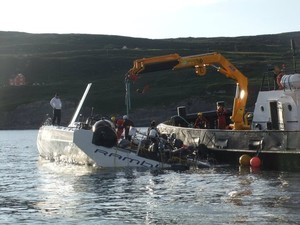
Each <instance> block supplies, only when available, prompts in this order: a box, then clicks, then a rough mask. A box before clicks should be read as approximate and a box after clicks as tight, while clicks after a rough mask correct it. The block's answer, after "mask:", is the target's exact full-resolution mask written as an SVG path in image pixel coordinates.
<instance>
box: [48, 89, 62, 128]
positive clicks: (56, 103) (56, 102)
mask: <svg viewBox="0 0 300 225" xmlns="http://www.w3.org/2000/svg"><path fill="white" fill-rule="evenodd" d="M50 105H51V107H52V108H53V118H52V125H54V124H55V122H56V120H57V125H58V126H59V125H60V120H61V107H62V103H61V100H60V98H59V95H58V94H57V93H56V94H55V96H54V97H53V98H52V99H51V101H50Z"/></svg>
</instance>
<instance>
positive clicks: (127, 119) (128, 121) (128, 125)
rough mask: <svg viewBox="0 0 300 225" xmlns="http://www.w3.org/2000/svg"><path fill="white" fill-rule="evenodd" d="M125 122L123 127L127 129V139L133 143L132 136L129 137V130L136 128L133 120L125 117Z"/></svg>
mask: <svg viewBox="0 0 300 225" xmlns="http://www.w3.org/2000/svg"><path fill="white" fill-rule="evenodd" d="M123 120H124V122H123V127H124V129H125V139H126V140H128V141H131V135H129V130H130V127H134V123H133V122H132V120H130V119H129V118H128V116H127V115H124V116H123Z"/></svg>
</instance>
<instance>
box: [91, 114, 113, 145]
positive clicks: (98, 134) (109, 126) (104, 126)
mask: <svg viewBox="0 0 300 225" xmlns="http://www.w3.org/2000/svg"><path fill="white" fill-rule="evenodd" d="M92 130H93V133H94V134H93V140H92V143H93V144H95V145H98V146H104V147H107V148H111V147H113V146H115V145H117V143H118V140H117V134H116V131H115V129H114V125H113V123H111V121H109V120H99V121H97V122H96V123H95V124H94V125H93V128H92Z"/></svg>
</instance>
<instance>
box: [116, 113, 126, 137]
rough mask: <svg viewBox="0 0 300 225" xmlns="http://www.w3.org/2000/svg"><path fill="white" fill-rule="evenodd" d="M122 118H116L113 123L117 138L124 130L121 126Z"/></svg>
mask: <svg viewBox="0 0 300 225" xmlns="http://www.w3.org/2000/svg"><path fill="white" fill-rule="evenodd" d="M123 123H124V120H123V118H118V119H116V122H115V125H116V133H117V139H118V140H119V139H121V137H122V134H123V132H124V126H123Z"/></svg>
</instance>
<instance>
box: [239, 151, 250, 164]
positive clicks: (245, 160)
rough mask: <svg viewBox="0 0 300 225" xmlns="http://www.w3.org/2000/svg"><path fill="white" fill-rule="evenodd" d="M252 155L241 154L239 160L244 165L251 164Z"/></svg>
mask: <svg viewBox="0 0 300 225" xmlns="http://www.w3.org/2000/svg"><path fill="white" fill-rule="evenodd" d="M250 160H251V157H250V156H249V155H247V154H244V155H241V157H240V159H239V162H240V165H242V166H250Z"/></svg>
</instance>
